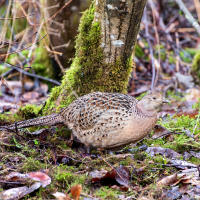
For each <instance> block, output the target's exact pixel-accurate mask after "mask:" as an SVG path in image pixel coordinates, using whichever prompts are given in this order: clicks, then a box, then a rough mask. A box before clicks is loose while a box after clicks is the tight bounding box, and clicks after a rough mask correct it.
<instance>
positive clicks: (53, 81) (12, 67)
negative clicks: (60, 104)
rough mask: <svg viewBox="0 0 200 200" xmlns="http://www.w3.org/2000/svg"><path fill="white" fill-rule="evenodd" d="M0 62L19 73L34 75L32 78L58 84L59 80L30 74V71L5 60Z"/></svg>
mask: <svg viewBox="0 0 200 200" xmlns="http://www.w3.org/2000/svg"><path fill="white" fill-rule="evenodd" d="M0 64H3V65H5V66H6V67H9V68H11V69H15V70H16V71H18V72H20V73H23V74H25V75H27V76H30V77H34V78H38V79H41V80H44V81H48V82H50V83H53V84H55V85H60V82H58V81H56V80H53V79H50V78H46V77H43V76H40V75H36V74H32V73H30V72H27V71H25V70H23V69H21V68H18V67H16V66H14V65H11V64H9V63H5V62H3V61H0ZM0 77H1V76H0Z"/></svg>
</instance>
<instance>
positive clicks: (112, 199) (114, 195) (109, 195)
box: [95, 186, 119, 200]
mask: <svg viewBox="0 0 200 200" xmlns="http://www.w3.org/2000/svg"><path fill="white" fill-rule="evenodd" d="M118 194H119V192H118V191H117V190H113V189H111V188H109V187H106V186H105V187H101V188H100V189H98V190H97V191H96V192H95V195H96V196H97V197H100V198H101V199H109V200H117V199H119V198H118Z"/></svg>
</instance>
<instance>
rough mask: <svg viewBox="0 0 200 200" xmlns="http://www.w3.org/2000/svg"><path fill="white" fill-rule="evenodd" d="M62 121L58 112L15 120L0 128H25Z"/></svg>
mask: <svg viewBox="0 0 200 200" xmlns="http://www.w3.org/2000/svg"><path fill="white" fill-rule="evenodd" d="M62 122H63V119H62V117H61V116H60V115H59V114H52V115H47V116H44V117H38V118H35V119H29V120H25V121H20V122H16V123H13V124H11V125H8V126H1V127H0V130H17V129H20V128H26V127H31V126H46V125H47V126H48V125H49V126H51V125H55V124H59V123H62Z"/></svg>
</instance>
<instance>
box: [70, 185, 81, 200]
mask: <svg viewBox="0 0 200 200" xmlns="http://www.w3.org/2000/svg"><path fill="white" fill-rule="evenodd" d="M70 191H71V194H72V197H73V199H74V200H79V198H80V195H81V191H82V186H81V185H80V184H78V185H74V186H72V188H71V190H70Z"/></svg>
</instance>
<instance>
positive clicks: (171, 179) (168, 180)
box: [157, 174, 178, 187]
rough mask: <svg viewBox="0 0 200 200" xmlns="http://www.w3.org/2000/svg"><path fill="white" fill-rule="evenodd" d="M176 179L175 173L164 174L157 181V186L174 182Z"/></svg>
mask: <svg viewBox="0 0 200 200" xmlns="http://www.w3.org/2000/svg"><path fill="white" fill-rule="evenodd" d="M177 180H178V178H177V174H173V175H170V176H166V177H164V178H162V179H161V180H160V181H158V183H157V186H159V187H162V186H168V185H172V184H174V183H175V182H177Z"/></svg>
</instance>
